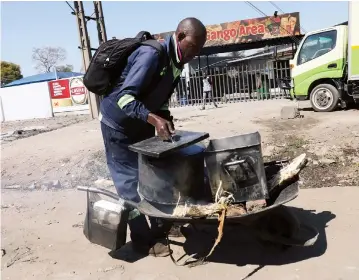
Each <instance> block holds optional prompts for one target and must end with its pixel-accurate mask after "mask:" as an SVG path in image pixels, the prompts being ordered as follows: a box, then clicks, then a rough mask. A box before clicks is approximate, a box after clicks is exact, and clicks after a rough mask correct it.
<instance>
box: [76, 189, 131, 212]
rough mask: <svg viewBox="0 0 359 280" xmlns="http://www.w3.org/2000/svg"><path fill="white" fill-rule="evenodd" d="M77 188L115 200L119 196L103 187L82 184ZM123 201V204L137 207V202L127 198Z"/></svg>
mask: <svg viewBox="0 0 359 280" xmlns="http://www.w3.org/2000/svg"><path fill="white" fill-rule="evenodd" d="M77 190H79V191H84V192H91V193H98V194H102V195H105V196H108V197H111V198H113V199H115V200H119V199H120V197H119V196H118V194H116V193H113V192H110V191H108V190H105V189H99V188H94V187H83V186H78V187H77ZM123 202H124V203H125V205H127V206H130V207H133V208H137V207H138V204H137V203H136V202H133V201H129V200H124V199H123Z"/></svg>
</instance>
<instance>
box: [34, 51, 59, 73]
mask: <svg viewBox="0 0 359 280" xmlns="http://www.w3.org/2000/svg"><path fill="white" fill-rule="evenodd" d="M65 59H66V50H65V49H64V48H61V47H57V48H54V47H43V48H34V49H33V50H32V60H33V61H34V62H36V66H35V69H37V70H38V71H40V72H43V73H49V72H51V70H53V67H54V66H56V65H57V64H59V62H62V61H64V60H65Z"/></svg>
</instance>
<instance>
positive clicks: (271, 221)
mask: <svg viewBox="0 0 359 280" xmlns="http://www.w3.org/2000/svg"><path fill="white" fill-rule="evenodd" d="M264 167H265V176H266V178H267V180H270V178H271V177H273V174H275V173H276V172H277V171H278V170H279V169H280V168H281V167H282V162H266V163H264ZM298 179H299V178H298V177H296V178H294V179H293V180H292V181H290V182H287V183H286V184H284V185H283V186H281V188H280V189H278V190H276V191H274V192H272V193H271V195H270V197H269V198H268V199H267V200H266V201H267V207H265V208H263V209H261V210H259V211H256V212H251V213H247V214H242V215H237V216H236V215H234V216H229V217H226V218H225V224H227V225H231V226H236V225H241V228H248V229H250V230H252V231H253V232H254V233H255V234H256V236H257V237H258V238H259V239H260V240H263V241H265V242H269V243H272V244H277V245H280V246H286V247H291V246H311V245H313V244H314V243H315V242H316V240H317V238H318V235H319V233H318V231H317V229H315V228H314V227H312V226H310V225H306V224H304V223H303V222H302V221H299V220H298V219H297V217H296V216H295V215H294V214H293V213H292V212H291V211H290V208H288V207H286V206H285V204H286V203H288V202H290V201H292V200H293V199H295V198H296V197H297V196H298V193H299V185H298ZM78 190H80V191H86V192H87V194H88V199H89V197H90V194H100V195H104V196H107V197H110V198H112V199H113V200H114V201H117V202H118V203H120V201H121V203H123V204H124V205H122V206H125V207H124V208H122V209H123V210H125V209H126V208H132V209H133V208H135V209H137V210H138V211H139V212H140V213H142V214H144V215H146V216H149V217H154V218H158V219H161V220H164V221H166V222H170V223H173V224H177V225H185V224H190V225H193V226H194V228H196V225H199V224H201V225H213V226H216V225H217V224H218V218H217V217H215V216H210V217H176V216H173V215H172V213H173V206H171V205H167V206H166V205H161V204H156V203H153V202H149V201H147V200H146V199H141V201H140V202H139V203H135V202H133V201H127V200H125V201H124V200H119V197H118V195H117V194H115V193H113V192H110V191H108V190H105V189H99V188H93V187H78ZM88 204H91V202H90V201H88ZM88 209H89V206H88ZM124 213H125V212H122V213H121V214H122V216H123V217H122V219H121V228H122V230H121V233H120V234H119V231H118V228H117V232H116V237H114V238H112V241H111V242H112V243H111V242H110V243H111V244H110V246H106V245H105V247H107V248H110V249H114V250H115V249H118V248H120V247H121V246H122V245H123V244H125V243H126V222H127V217H128V213H127V214H124ZM89 215H91V213H90V212H89V210H88V213H87V215H86V220H85V226H84V232H85V235H87V237H88V239H90V240H91V237H90V238H89V236H88V235H89V231H91V229H90V228H89V227H90V226H91V222H90V216H89ZM86 228H87V229H86ZM103 228H105V230H103ZM86 230H87V233H86ZM104 231H105V232H109V229H108V227H106V226H104V227H102V231H98V232H97V233H96V234H97V235H101V236H100V238H99V239H98V240H97V242H96V241H95V242H94V243H97V244H100V245H103V244H101V242H102V241H103V240H104V239H106V240H107V241H108V240H109V239H108V236H107V237H106V234H104V233H103V232H104ZM114 231H116V230H114ZM96 234H95V235H96ZM95 239H96V238H95ZM114 239H115V240H116V241H117V247H116V248H114V246H113V242H114V241H113V240H114ZM171 259H172V261H173V262H174V263H175V264H177V265H180V264H179V260H174V258H173V257H172V255H171ZM185 264H187V262H185V263H183V264H181V265H185Z"/></svg>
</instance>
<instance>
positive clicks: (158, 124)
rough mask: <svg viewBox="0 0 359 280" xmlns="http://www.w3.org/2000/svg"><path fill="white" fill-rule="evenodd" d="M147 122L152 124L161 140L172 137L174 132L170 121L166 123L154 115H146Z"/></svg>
mask: <svg viewBox="0 0 359 280" xmlns="http://www.w3.org/2000/svg"><path fill="white" fill-rule="evenodd" d="M147 122H148V123H150V124H152V125H153V126H154V127H155V128H156V131H157V135H158V136H159V137H160V138H161V139H162V140H170V139H171V135H173V134H174V132H175V131H174V128H173V126H172V123H171V122H170V121H167V120H165V119H163V118H161V117H159V116H157V115H155V114H152V113H150V114H148V117H147Z"/></svg>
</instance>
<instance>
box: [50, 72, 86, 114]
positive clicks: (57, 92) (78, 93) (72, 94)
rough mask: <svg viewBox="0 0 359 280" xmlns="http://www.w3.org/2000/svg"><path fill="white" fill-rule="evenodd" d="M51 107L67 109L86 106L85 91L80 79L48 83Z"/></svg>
mask: <svg viewBox="0 0 359 280" xmlns="http://www.w3.org/2000/svg"><path fill="white" fill-rule="evenodd" d="M48 86H49V92H50V96H51V101H52V106H53V107H68V106H74V105H84V104H87V102H88V100H87V95H88V94H87V89H86V88H85V86H84V84H83V81H82V77H75V78H69V79H62V80H55V81H50V82H48Z"/></svg>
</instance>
